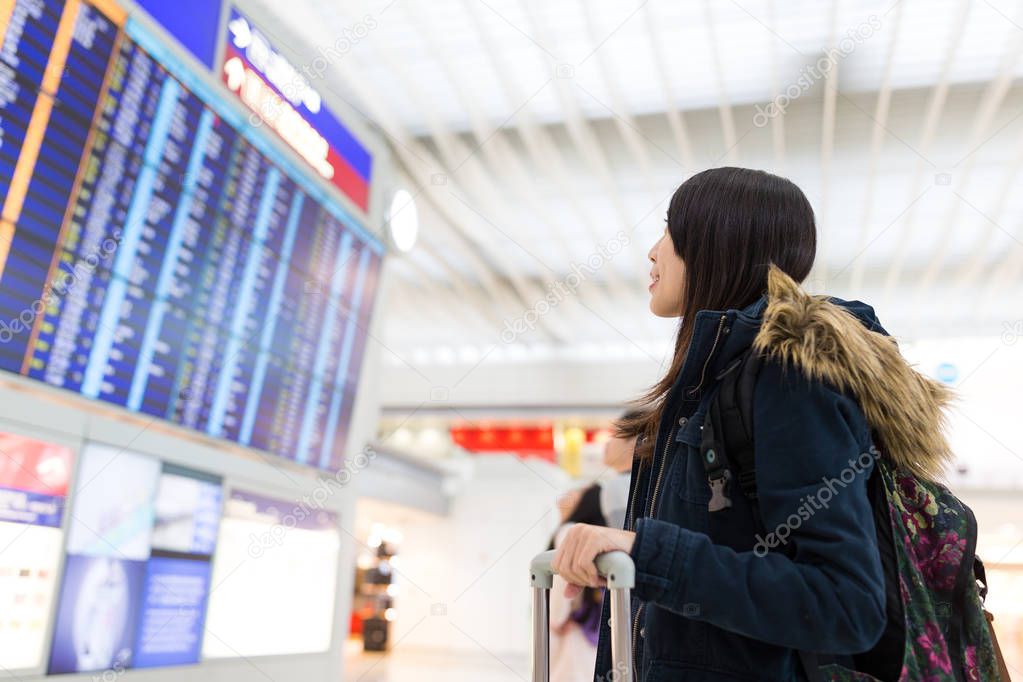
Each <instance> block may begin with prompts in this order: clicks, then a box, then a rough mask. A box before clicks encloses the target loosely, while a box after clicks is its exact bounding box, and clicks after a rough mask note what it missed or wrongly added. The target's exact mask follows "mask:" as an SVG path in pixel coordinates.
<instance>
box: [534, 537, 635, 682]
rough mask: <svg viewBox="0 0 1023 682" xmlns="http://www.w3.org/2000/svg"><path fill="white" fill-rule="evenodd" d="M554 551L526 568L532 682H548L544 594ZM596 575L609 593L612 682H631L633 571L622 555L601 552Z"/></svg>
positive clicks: (547, 615)
mask: <svg viewBox="0 0 1023 682" xmlns="http://www.w3.org/2000/svg"><path fill="white" fill-rule="evenodd" d="M553 560H554V550H553V549H552V550H549V551H547V552H541V553H540V554H537V555H536V556H535V557H533V561H532V562H531V563H530V565H529V581H530V584H531V585H532V586H533V682H549V680H550V658H549V657H550V612H549V611H548V601H547V591H548V590H549V589H551V585H552V584H553V583H554V571H553V570H551V562H552V561H553ZM596 563H597V572H598V573H600V575H602V576H604V578H606V579H607V588H608V590H610V591H611V622H610V626H611V662H612V670H613V679H614V680H616V681H617V682H633V676H632V642H631V632H630V631H629V620H630V617H631V615H632V611H631V609H630V606H629V595H630V593H631V591H632V588H633V587H635V586H636V567H635V566H634V565H633V563H632V557H630V556H629V555H628V554H627V553H626V552H621V551H615V552H605V553H604V554H600V555H598V556H597V561H596Z"/></svg>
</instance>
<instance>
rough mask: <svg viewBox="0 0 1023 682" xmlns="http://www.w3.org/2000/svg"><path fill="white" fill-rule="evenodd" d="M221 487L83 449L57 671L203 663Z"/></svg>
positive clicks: (127, 456)
mask: <svg viewBox="0 0 1023 682" xmlns="http://www.w3.org/2000/svg"><path fill="white" fill-rule="evenodd" d="M221 491H222V486H221V479H220V478H219V477H217V476H213V475H210V474H207V473H203V472H200V471H194V470H191V469H186V468H184V467H179V466H176V465H173V464H170V463H167V462H161V461H160V460H159V459H156V458H155V457H149V456H147V455H143V454H140V453H136V452H131V451H128V450H124V449H122V448H115V447H112V446H107V445H98V444H89V445H87V446H86V447H85V448H84V449H83V451H82V455H81V458H80V465H79V471H78V476H77V479H76V484H75V489H74V496H73V498H72V500H73V508H72V512H73V513H72V516H71V519H70V521H69V523H68V540H67V557H66V560H65V565H64V579H63V585H62V588H61V593H60V599H59V600H58V603H57V619H56V623H55V626H54V632H53V644H52V647H51V650H50V665H49V672H50V673H69V672H90V671H97V670H124V669H127V668H148V667H156V666H170V665H185V664H190V663H197V662H198V661H199V658H200V649H201V644H202V632H203V623H204V620H205V616H206V602H207V597H208V595H209V592H210V572H211V569H210V566H211V560H212V555H213V550H214V547H215V545H216V538H217V528H218V525H219V522H220V514H221V505H222V493H221Z"/></svg>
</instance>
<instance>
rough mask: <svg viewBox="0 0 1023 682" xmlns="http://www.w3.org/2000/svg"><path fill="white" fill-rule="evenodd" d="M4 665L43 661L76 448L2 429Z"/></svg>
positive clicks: (0, 631) (0, 623) (0, 663)
mask: <svg viewBox="0 0 1023 682" xmlns="http://www.w3.org/2000/svg"><path fill="white" fill-rule="evenodd" d="M0 453H2V455H0V548H3V549H2V551H0V670H4V671H7V672H11V671H22V670H38V669H39V668H40V667H41V666H42V664H43V656H44V653H45V650H46V635H47V633H48V631H49V624H50V612H51V610H52V605H53V596H54V592H55V591H56V585H57V570H58V568H59V565H60V548H61V540H62V538H63V533H62V531H61V522H62V520H63V517H64V501H65V499H66V497H67V489H68V481H69V478H70V476H71V468H72V460H73V453H72V451H71V448H69V447H67V446H64V445H57V444H54V443H48V442H44V441H41V440H35V439H33V438H26V437H24V436H20V435H17V434H13V433H4V432H0Z"/></svg>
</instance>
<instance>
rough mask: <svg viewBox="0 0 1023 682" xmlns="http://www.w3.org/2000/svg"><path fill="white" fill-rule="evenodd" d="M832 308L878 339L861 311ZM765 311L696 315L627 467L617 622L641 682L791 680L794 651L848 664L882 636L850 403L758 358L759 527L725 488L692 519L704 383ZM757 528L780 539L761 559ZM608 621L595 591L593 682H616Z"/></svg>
mask: <svg viewBox="0 0 1023 682" xmlns="http://www.w3.org/2000/svg"><path fill="white" fill-rule="evenodd" d="M831 300H832V301H833V302H835V303H838V304H839V305H841V306H843V307H845V308H846V309H847V310H849V311H850V312H852V313H854V314H855V315H856V316H857V317H859V319H860V320H861V322H862V323H863V325H864V326H865V327H866V328H867V329H870V330H873V331H878V332H881V333H884V330H883V328H882V327H881V326H880V324H879V323H878V322H877V319H876V318H875V317H874V313H873V310H872V309H871V308H870V307H869V306H867V305H865V304H862V303H859V302H846V301H840V300H838V299H831ZM766 305H767V298H766V296H765V297H762V298H761V299H760V300H758V301H757V302H755V303H753V304H752V305H750V306H749V307H747V308H745V309H743V310H736V309H732V310H727V311H708V310H704V311H701V312H700V313H698V314H697V317H696V323H695V330H694V335H693V340H692V344H691V346H690V350H689V352H688V354H687V356H686V359H685V363H684V365H683V367H682V370H681V372H680V373H679V376H678V377H677V379H676V381H675V385H674V387H673V388H672V390H671V391H670V393H669V396H668V399H667V402H666V409H665V411H664V417H663V418H662V420H661V424H660V427H659V429H658V435H657V442H656V446H655V450H654V455H653V458H652V460H648V461H645V462H640V461H639V460H638V459H637V460H635V461H634V462H633V469H632V483H631V488H630V493H629V515H628V517H627V518H626V520H625V527H626V528H631V529H634V530H635V531H636V538H635V543H634V545H633V549H632V558H633V560H634V561H635V563H636V571H637V577H636V589H635V590H634V592H633V600H632V601H633V604H632V610H633V624H632V625H631V627H632V631H633V637H634V643H633V646H634V649H635V652H634V662H633V665H634V670H635V671H636V672H637V678H636V679H637V680H640V681H642V682H654V681H663V680H680V681H681V680H685V681H687V682H697V681H700V682H702V681H704V680H707V681H710V680H714V681H723V680H802V679H805V676H804V674H803V671H802V667H801V665H800V663H799V657H798V654H797V650H799V649H803V650H807V651H814V652H825V653H828V654H833V655H847V654H853V653H858V652H861V651H865V650H869V649H870V648H871V647H872V646H873V644H874V643H875V642H876V641H877V640H878V638H879V637H880V636H881V633H882V631H883V630H884V626H885V610H884V604H885V594H884V577H883V575H882V569H881V562H880V558H879V555H878V550H877V539H876V536H875V531H874V522H873V516H872V511H871V507H870V504H869V502H868V497H867V491H866V482H867V478H868V477H869V474H870V470H871V469H872V466H873V465H872V463H871V464H870V465H869V466H867V467H866V468H864V467H863V465H862V462H863V461H864V459H863V458H860V455H861V454H863V453H867V452H869V451H870V449H871V445H872V443H871V433H870V429H869V428H868V425H867V422H866V420H865V418H864V415H863V412H862V411H861V409H860V407H859V406H858V404H857V402H856V401H855V400H854V398H853V397H851V396H850V395H846V394H844V393H842V392H840V391H838V390H836V389H835V388H833V387H831V386H830V385H828V384H825V383H823V382H819V381H811V380H809V379H807V378H806V375H805V373H804V372H802V371H800V369H799V368H797V367H794V366H792V365H788V366H787V367H785V368H783V367H782V366H781V364H779V363H778V362H776V361H767V362H765V363H764V365H763V367H762V369H761V371H760V374H759V378H758V380H757V384H756V388H755V391H754V405H753V434H754V448H755V456H756V478H757V485H758V494H759V509H760V513H761V516H762V524H763V525H762V527H761V528H758V527H757V526H756V525H755V522H754V515H753V512H752V510H751V508H750V505H749V502H748V501H747V500H746V499H745V498H744V497H743V495H742V494H741V492H740V491H739V490H738V487H737V486H736V485H734V484H733V486H732V487H733V491H732V494H731V499H732V504H733V506H732V507H731V508H729V509H726V510H724V511H717V512H709V511H708V509H707V502H708V500H709V499H710V496H711V492H710V487H709V485H708V483H707V477H706V474H705V472H704V470H703V466H702V464H701V461H700V458H699V446H700V426H701V424H702V421H703V415H704V414H705V412H706V410H707V408H708V405H709V401H710V399H711V397H712V396H713V395H714V392H715V390H716V387H717V384H718V379H717V378H716V375H718V373H719V372H721V371H722V370H723V369H724V368H725V367H726V366H727V365H728V364H729V363H730V362H731V361H732V360H733V359H735V358H737V357H738V356H739V355H740V354H741V353H743V352H744V351H745V350H747V349H748V348H749V347H750V346H751V344H752V342H753V339H754V337H755V336H756V335H757V332H758V330H759V329H760V326H761V321H762V317H763V313H764V309H765V307H766ZM847 470H852V471H851V473H850V471H847ZM842 476H845V478H844V479H842V478H841V477H842ZM850 479H851V480H850ZM733 480H734V479H733ZM843 480H844V481H849V482H848V483H843V482H842V481H843ZM828 487H830V489H831V494H828V493H824V492H823V490H824V489H825V488H828ZM808 496H813V501H812V502H811V500H810V497H808ZM825 498H828V499H827V500H825ZM768 531H775V535H774V537H775V538H782V536H783V535H784V536H785V537H784V542H779V543H777V544H778V546H777V547H776V548H775V549H774V550H773V551H770V552H767V551H765V550H764V548H763V547H764V546H763V545H761V546H760V547H759V548H758V546H757V543H758V540H759V539H761V538H763V539H765V540H767V539H769V538H767V536H765V535H763V533H765V532H768ZM758 549H759V551H758ZM609 613H610V610H609V599H608V598H607V597H606V596H605V599H604V606H603V615H602V618H601V624H602V628H601V632H600V641H599V643H598V650H597V661H596V669H595V673H594V675H595V676H594V679H595V680H598V681H599V682H608V681H610V680H617V679H619V677H618V675H617V674H616V671H615V670H613V669H612V662H611V653H610V631H609V628H608V618H609Z"/></svg>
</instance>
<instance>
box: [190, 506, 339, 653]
mask: <svg viewBox="0 0 1023 682" xmlns="http://www.w3.org/2000/svg"><path fill="white" fill-rule="evenodd" d="M339 551H340V535H339V533H338V520H337V515H336V514H334V513H332V512H329V511H325V510H322V509H315V508H311V507H309V506H304V505H298V504H296V503H295V502H288V501H286V500H281V499H275V498H272V497H266V496H264V495H259V494H256V493H251V492H247V491H244V490H237V489H236V490H232V491H231V494H230V496H229V497H228V499H227V501H226V503H225V505H224V518H223V521H222V522H221V529H220V540H219V542H218V543H217V560H216V565H215V567H214V571H213V584H214V585H216V586H217V589H216V590H215V591H214V592H213V593H212V594H211V595H210V605H209V613H208V616H207V619H206V638H205V642H204V643H203V657H204V658H232V657H237V656H246V657H253V656H267V655H279V654H299V653H314V652H323V651H327V650H329V649H330V640H331V634H332V631H333V625H334V608H335V599H334V597H335V594H336V587H337V569H338V555H339ZM253 595H258V598H254V597H253Z"/></svg>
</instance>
